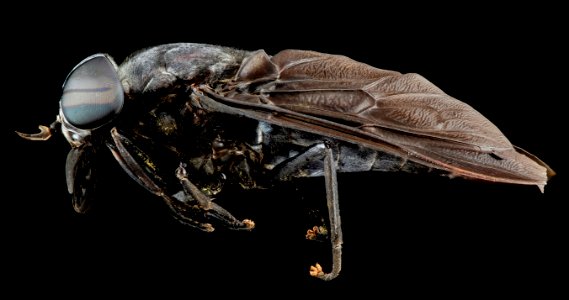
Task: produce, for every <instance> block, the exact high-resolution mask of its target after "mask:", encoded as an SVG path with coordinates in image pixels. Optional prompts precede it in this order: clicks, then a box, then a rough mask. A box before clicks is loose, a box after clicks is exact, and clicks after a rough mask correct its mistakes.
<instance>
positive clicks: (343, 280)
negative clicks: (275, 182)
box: [0, 3, 567, 298]
mask: <svg viewBox="0 0 569 300" xmlns="http://www.w3.org/2000/svg"><path fill="white" fill-rule="evenodd" d="M154 5H156V4H154ZM139 6H140V5H138V6H137V7H130V8H128V9H125V10H116V11H114V10H113V9H114V8H113V7H102V4H99V5H95V6H94V7H91V8H89V9H84V10H76V11H72V12H69V11H67V12H65V13H61V14H53V13H47V11H48V10H53V9H54V8H53V7H50V8H44V7H34V11H35V13H34V14H32V13H31V12H30V10H29V9H28V8H26V9H22V10H19V11H17V12H15V13H16V16H18V18H16V19H17V21H15V22H8V23H6V24H3V28H5V29H6V35H5V36H4V38H5V41H6V43H5V45H4V46H3V48H4V50H5V51H6V54H4V55H3V56H4V66H5V68H4V70H3V71H4V72H3V73H4V76H5V78H4V80H3V82H4V90H5V91H6V92H7V94H6V95H5V98H4V104H5V105H6V104H7V105H8V107H5V109H4V112H3V119H4V121H5V122H7V126H5V127H4V128H3V129H4V130H5V133H6V135H5V136H4V141H3V144H4V147H3V148H4V150H5V152H4V153H7V154H4V164H3V166H4V168H3V171H4V172H3V173H4V179H3V181H4V184H3V187H4V188H3V191H4V195H3V197H2V204H1V205H2V209H1V211H0V213H1V214H2V215H1V218H2V221H3V223H4V224H3V225H2V230H3V233H2V236H1V239H2V240H1V241H2V242H1V243H2V244H1V245H2V251H3V253H4V254H3V255H2V256H3V267H2V272H5V273H6V274H5V275H7V277H4V278H9V280H8V281H4V283H3V285H6V286H7V287H12V288H14V289H15V290H17V291H19V292H20V293H22V295H26V294H28V293H32V292H38V291H40V292H42V293H46V292H56V293H58V294H59V293H61V292H64V291H78V292H80V293H83V294H85V295H88V294H91V293H94V292H101V293H104V294H107V295H113V294H114V293H116V292H117V291H121V292H125V293H135V292H138V293H140V292H143V293H146V292H150V291H160V292H162V291H163V292H167V291H169V292H172V291H173V292H179V293H183V295H184V297H192V296H193V295H195V294H199V293H202V292H205V293H210V294H211V295H218V294H220V293H231V294H234V295H238V296H251V295H255V294H259V293H260V291H261V290H262V289H263V288H265V287H270V291H271V294H269V295H275V293H276V294H278V295H280V294H281V293H294V294H299V295H300V293H304V294H306V293H308V292H309V291H312V292H314V291H315V292H323V291H338V290H348V291H351V292H352V293H358V292H362V293H371V294H372V295H377V296H382V295H393V294H394V293H395V295H398V296H407V295H411V294H415V295H417V294H418V295H438V296H441V295H452V296H461V295H471V294H476V295H488V294H493V295H496V294H498V295H511V294H512V293H522V294H528V293H536V294H538V295H543V293H550V292H553V291H555V290H556V289H557V288H559V287H560V284H561V282H562V281H561V275H559V273H558V272H563V273H566V264H565V259H566V258H565V257H564V256H562V253H567V252H566V250H567V249H566V246H565V243H564V241H565V240H566V238H567V230H566V228H567V217H566V212H567V210H566V209H565V203H564V202H565V201H566V200H567V197H566V192H565V189H564V188H565V187H564V186H563V184H564V182H565V183H566V181H565V178H566V177H565V175H564V171H565V169H564V168H565V165H566V163H565V161H566V160H564V161H563V162H562V158H561V157H562V155H565V153H564V152H565V151H563V146H562V144H561V141H563V139H564V137H565V136H566V132H565V129H566V126H565V124H563V125H562V122H563V120H564V118H563V116H564V114H565V112H564V110H563V109H562V108H561V107H562V106H561V103H562V102H563V101H564V100H565V98H566V96H565V93H564V88H565V87H566V77H567V76H566V75H564V74H563V73H562V72H563V71H564V70H565V66H566V58H565V54H566V53H567V49H566V47H565V46H562V45H561V43H562V41H563V39H565V38H566V36H564V35H561V30H560V27H561V20H560V19H558V18H557V16H556V12H557V11H559V10H560V9H559V8H554V7H545V6H542V7H529V6H528V7H521V6H518V7H515V8H513V7H510V8H508V9H499V8H496V7H465V8H454V7H446V8H440V9H439V8H437V9H433V8H432V7H429V8H430V9H429V8H427V7H412V6H409V7H400V8H391V7H377V8H371V7H364V6H357V5H355V4H354V5H352V6H350V7H344V6H342V7H333V5H329V6H328V7H325V8H324V7H318V6H316V5H314V6H312V7H307V6H306V5H293V4H292V3H286V4H285V3H282V6H281V7H275V8H270V7H254V8H252V7H246V6H245V5H243V6H242V7H240V6H232V7H226V6H225V5H223V4H219V3H215V4H214V3H202V4H200V5H196V4H190V3H187V4H186V5H185V6H179V5H173V4H166V3H164V4H163V5H161V6H160V7H149V8H147V9H143V10H139V9H136V8H140V7H139ZM43 9H46V12H45V13H42V15H41V16H37V15H36V14H37V13H38V12H42V11H43ZM254 9H258V10H259V11H254ZM433 11H435V12H433ZM538 18H539V19H538ZM170 42H199V43H211V44H220V45H225V46H232V47H237V48H243V49H248V50H256V49H265V50H266V51H267V53H269V54H275V53H276V52H278V51H280V50H283V49H288V48H298V49H309V50H315V51H320V52H327V53H335V54H344V55H347V56H349V57H351V58H353V59H356V60H358V61H362V62H366V63H368V64H370V65H373V66H376V67H379V68H384V69H393V70H397V71H400V72H403V73H407V72H416V73H419V74H422V75H423V76H425V77H426V78H427V79H429V80H430V81H432V82H433V83H435V84H436V85H437V86H439V87H440V88H441V89H443V90H444V91H445V92H447V93H448V94H450V95H452V96H454V97H456V98H458V99H460V100H462V101H464V102H466V103H468V104H470V105H471V106H473V107H474V108H476V109H477V110H478V111H480V112H481V113H482V114H484V115H485V116H486V117H487V118H488V119H490V120H491V121H492V122H493V123H494V124H496V125H497V126H498V127H499V128H500V129H501V130H502V131H503V133H504V134H505V135H506V136H507V137H508V138H509V139H510V140H511V141H512V143H514V144H516V145H518V146H520V147H522V148H524V149H526V150H528V151H530V152H532V153H534V154H536V155H538V156H539V157H540V158H542V159H543V160H544V161H545V162H547V163H548V164H550V165H551V166H552V167H553V168H554V169H555V170H556V171H557V172H558V173H559V174H558V176H556V177H555V178H553V179H552V181H551V182H550V184H549V185H548V186H547V187H546V192H545V194H541V193H540V192H539V190H538V189H537V188H536V187H529V186H513V185H504V184H488V183H482V182H473V181H466V180H462V179H453V180H450V179H448V178H443V177H436V176H432V175H424V174H423V175H410V174H397V173H378V174H349V175H340V178H339V182H340V185H339V188H340V201H341V211H342V217H343V219H342V221H343V226H344V242H345V244H344V246H345V247H344V265H343V271H342V274H341V276H340V277H339V278H338V279H336V280H334V281H332V282H320V281H318V280H315V279H313V278H310V277H309V276H308V266H309V265H310V264H312V263H314V262H316V261H319V262H322V263H323V264H324V266H325V268H326V267H328V266H329V265H330V264H329V262H328V260H329V249H328V247H327V246H328V244H326V243H313V242H307V241H305V240H304V233H305V230H306V228H307V226H308V225H307V224H306V222H305V221H306V220H305V219H306V218H305V216H306V212H307V211H308V209H307V207H309V206H313V205H316V204H318V203H319V204H321V205H325V203H324V201H325V200H324V197H323V196H324V194H323V188H324V186H323V182H322V180H321V179H310V180H306V181H303V182H299V183H297V184H295V185H289V186H283V187H280V188H276V189H275V190H272V191H271V190H268V191H259V192H247V193H242V194H236V195H235V196H234V198H233V199H223V201H225V202H224V204H225V205H226V206H227V207H229V208H231V210H232V211H233V212H234V213H235V214H236V215H237V216H240V217H247V218H252V219H254V220H255V221H256V223H257V228H256V229H255V230H254V231H253V232H251V233H247V232H228V231H224V230H219V231H216V232H214V233H212V234H205V233H201V232H196V231H194V230H192V229H191V228H185V227H184V226H182V225H179V224H178V223H176V221H175V220H173V219H172V218H171V217H170V216H169V212H168V210H167V209H166V208H165V207H164V206H163V205H162V203H161V202H160V201H158V200H157V199H155V198H153V197H151V196H149V195H148V194H147V193H146V192H145V191H144V190H142V188H140V187H139V186H137V185H136V184H135V183H133V182H132V181H131V180H130V179H129V178H128V176H127V175H126V174H124V173H123V172H122V170H121V169H120V168H119V167H118V166H117V165H116V163H114V162H113V161H112V158H111V156H110V155H105V157H106V158H105V159H106V161H105V163H104V164H102V165H101V172H102V173H103V174H104V179H103V184H102V186H101V189H102V191H103V193H104V195H105V196H104V197H102V198H101V199H100V201H99V202H98V203H97V205H96V206H95V207H94V209H93V210H92V211H91V213H89V214H88V215H78V214H76V213H74V211H73V209H72V207H71V203H70V198H69V196H68V195H67V191H66V186H65V178H64V163H65V157H66V154H67V151H68V149H69V146H68V145H67V142H66V141H65V140H64V139H63V138H62V137H61V136H56V137H55V138H53V139H52V140H50V141H48V142H44V143H36V142H29V141H24V140H21V139H19V138H17V136H16V135H15V134H13V131H14V130H20V131H34V130H36V126H37V125H39V124H44V125H48V124H49V123H51V122H52V121H53V120H54V118H55V115H56V114H57V110H58V101H59V97H60V92H61V84H62V82H63V80H64V79H65V76H66V75H67V73H68V72H69V71H70V70H71V68H73V67H74V66H75V65H76V64H77V63H78V62H79V61H81V60H82V59H83V58H85V57H87V56H88V55H91V54H94V53H97V52H106V53H109V54H110V55H112V56H113V57H114V58H115V60H116V61H117V62H118V63H120V62H121V61H122V60H123V59H124V58H125V57H126V56H127V55H128V54H129V53H131V52H133V51H135V50H138V49H140V48H144V47H148V46H153V45H158V44H163V43H170ZM559 73H561V74H562V75H558V74H559ZM6 129H7V130H6ZM6 151H7V152H6ZM102 153H104V152H103V151H102ZM297 291H298V292H297ZM358 298H359V297H358Z"/></svg>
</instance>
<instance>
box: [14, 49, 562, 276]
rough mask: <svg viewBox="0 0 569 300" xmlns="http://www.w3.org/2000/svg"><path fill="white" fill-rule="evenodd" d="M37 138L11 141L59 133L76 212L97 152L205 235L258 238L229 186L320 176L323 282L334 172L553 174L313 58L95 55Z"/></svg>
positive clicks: (214, 53)
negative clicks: (245, 233) (324, 215)
mask: <svg viewBox="0 0 569 300" xmlns="http://www.w3.org/2000/svg"><path fill="white" fill-rule="evenodd" d="M40 130H41V132H40V133H36V134H23V133H19V134H20V135H21V136H22V137H24V138H26V139H30V140H46V139H48V138H49V137H50V136H51V135H52V132H53V131H56V130H60V131H61V132H62V133H63V135H64V136H65V137H66V139H67V140H68V141H69V143H70V144H71V146H72V149H71V151H70V153H69V155H68V157H67V162H66V178H67V186H68V190H69V192H70V193H71V194H72V195H73V204H74V208H75V210H76V211H78V212H84V211H86V210H87V209H88V207H89V201H90V200H91V198H92V197H93V195H94V193H93V188H94V185H93V184H92V182H93V178H94V177H95V176H96V172H97V170H96V159H97V156H96V155H95V154H96V151H97V150H98V149H99V148H101V147H105V145H106V147H108V148H109V149H110V151H111V152H112V154H113V155H114V157H115V159H116V160H117V161H118V162H119V164H120V165H121V166H122V168H123V169H124V170H125V172H126V173H128V174H129V175H130V177H132V179H134V180H135V181H136V182H138V183H139V184H140V185H142V186H143V187H144V188H146V189H147V190H148V191H150V192H151V193H153V194H155V195H156V196H158V197H160V198H162V199H163V200H164V202H165V203H166V204H167V205H168V206H169V207H170V208H171V209H172V211H173V212H174V216H175V217H176V218H177V219H178V220H179V221H180V222H182V223H183V224H187V225H190V226H193V227H197V228H199V229H201V230H205V231H213V230H214V226H216V225H222V226H225V227H228V228H232V229H245V230H250V229H252V228H253V227H254V222H253V221H251V220H248V219H243V220H240V219H237V218H235V217H234V216H233V215H232V214H231V213H230V212H228V211H227V210H225V209H224V208H223V207H221V206H219V205H218V204H216V202H214V201H213V200H212V199H213V197H214V196H215V195H216V194H218V193H219V192H220V191H222V190H223V188H224V185H226V184H228V183H231V184H238V185H240V186H241V187H243V188H246V189H252V188H259V187H269V186H271V185H272V184H275V183H276V182H279V181H286V180H290V179H292V178H297V177H312V176H323V177H324V179H325V180H324V181H325V189H326V197H327V204H328V211H329V230H328V232H329V237H330V240H331V243H332V254H333V256H332V257H333V260H332V262H333V263H332V268H331V271H330V272H328V273H326V272H324V271H323V270H322V268H321V267H320V265H319V264H316V265H315V266H313V267H311V270H310V274H311V275H313V276H316V277H319V278H321V279H325V280H329V279H333V278H335V277H336V276H338V274H339V272H340V268H341V249H342V248H341V247H342V231H341V224H340V213H339V202H338V189H337V180H336V173H337V172H363V171H398V170H403V171H409V170H414V169H417V168H419V169H420V168H430V169H437V170H440V171H441V172H442V173H444V174H447V175H449V176H460V177H465V178H472V179H480V180H486V181H493V182H504V183H514V184H529V185H537V186H539V187H540V189H542V190H543V187H544V186H545V184H546V182H547V180H548V177H550V176H552V175H553V174H554V173H553V171H552V170H551V169H550V168H549V167H547V166H546V165H545V164H544V163H543V162H541V161H540V160H539V159H538V158H536V157H535V156H533V155H531V154H529V153H527V152H526V151H524V150H522V149H519V148H517V147H515V146H513V145H512V144H511V143H510V142H509V141H508V140H507V139H506V137H505V136H504V135H503V134H502V133H501V132H500V131H499V130H498V128H496V127H495V126H494V125H493V124H492V123H491V122H490V121H488V120H487V119H486V118H484V117H483V116H482V115H481V114H480V113H478V112H477V111H475V110H474V109H473V108H471V107H470V106H468V105H467V104H465V103H463V102H460V101H458V100H456V99H454V98H452V97H450V96H448V95H446V94H445V93H444V92H443V91H441V90H440V89H438V88H437V87H436V86H434V85H433V84H431V83H430V82H428V81H427V80H425V79H424V78H423V77H421V76H419V75H417V74H400V73H398V72H394V71H387V70H381V69H377V68H374V67H371V66H369V65H366V64H363V63H359V62H356V61H354V60H351V59H349V58H347V57H344V56H338V55H329V54H323V53H318V52H313V51H301V50H285V51H282V52H280V53H278V54H276V55H274V56H268V55H267V54H266V53H265V52H264V51H262V50H259V51H254V52H249V51H242V50H236V49H232V48H226V47H219V46H211V45H203V44H169V45H162V46H157V47H154V48H150V49H146V50H143V51H140V52H137V53H135V54H133V55H132V56H130V57H129V58H128V59H126V60H125V62H124V63H123V64H122V65H120V66H117V65H116V64H115V63H114V61H113V60H112V58H111V57H109V56H107V55H105V54H97V55H93V56H91V57H88V58H87V59H85V60H84V61H82V62H81V63H79V64H78V65H77V66H76V67H75V68H74V69H73V70H72V71H71V73H70V74H69V75H68V77H67V79H66V81H65V84H64V87H63V96H62V98H61V101H60V111H59V114H58V116H57V119H56V121H55V122H54V123H53V124H52V125H51V126H50V127H46V126H40ZM317 234H319V232H318V228H317V227H315V228H314V230H313V229H311V230H309V231H308V237H313V236H314V235H317Z"/></svg>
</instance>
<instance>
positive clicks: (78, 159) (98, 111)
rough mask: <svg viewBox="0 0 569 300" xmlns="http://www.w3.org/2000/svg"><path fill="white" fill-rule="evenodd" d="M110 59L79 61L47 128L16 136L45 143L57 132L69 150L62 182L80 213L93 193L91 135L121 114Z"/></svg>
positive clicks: (117, 84)
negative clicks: (65, 180) (57, 111)
mask: <svg viewBox="0 0 569 300" xmlns="http://www.w3.org/2000/svg"><path fill="white" fill-rule="evenodd" d="M117 70H118V67H117V65H116V63H115V62H114V61H113V59H112V58H111V57H110V56H108V55H105V54H95V55H92V56H89V57H87V58H86V59H84V60H83V61H81V62H80V63H79V64H78V65H77V66H75V68H73V70H71V72H70V73H69V75H67V78H66V79H65V82H64V84H63V94H62V96H61V100H60V101H59V114H58V115H57V118H56V120H55V122H53V123H52V124H51V125H50V126H49V127H47V126H43V125H40V126H39V128H40V132H39V133H34V134H27V133H20V132H17V133H18V135H20V136H21V137H22V138H24V139H27V140H34V141H37V140H40V141H45V140H47V139H49V138H50V137H51V136H52V134H53V133H54V132H56V131H58V130H61V133H62V134H63V136H64V137H65V139H67V141H68V142H69V144H70V145H71V147H72V149H71V151H70V152H69V154H68V156H67V162H66V166H65V167H66V179H67V187H68V191H69V193H71V194H73V204H74V208H75V210H76V211H78V212H84V211H86V209H87V208H88V202H89V198H91V197H93V196H92V190H93V189H94V181H93V180H94V177H95V176H94V175H95V174H94V172H95V169H94V165H95V159H96V157H95V151H96V149H95V147H94V146H93V144H92V142H91V141H92V135H93V134H96V132H97V131H98V130H100V128H101V127H103V126H106V125H109V124H110V123H111V122H112V121H113V120H114V119H115V117H116V116H118V114H119V113H120V112H121V110H122V108H123V105H124V98H125V96H124V91H123V87H122V85H121V82H120V80H119V76H118V73H117Z"/></svg>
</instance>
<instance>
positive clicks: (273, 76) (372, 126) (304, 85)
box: [200, 50, 548, 187]
mask: <svg viewBox="0 0 569 300" xmlns="http://www.w3.org/2000/svg"><path fill="white" fill-rule="evenodd" d="M200 89H201V90H202V91H203V92H205V93H206V94H207V95H208V96H209V97H211V98H213V99H216V100H217V101H219V102H220V103H223V105H229V106H231V107H232V108H233V109H239V108H242V109H240V110H239V111H240V113H242V114H245V115H247V114H249V115H250V116H251V117H254V118H257V119H260V120H265V121H267V122H272V123H274V124H277V125H281V126H287V127H293V128H296V129H299V130H305V131H309V132H314V133H317V134H322V135H325V136H330V137H335V138H339V139H342V140H345V141H348V142H353V143H359V144H362V145H365V146H367V147H370V148H374V149H377V150H380V151H385V152H389V153H392V154H396V155H400V156H404V157H408V158H409V159H410V160H413V161H415V162H418V163H422V164H425V165H428V166H432V167H435V168H439V169H443V170H446V171H448V172H450V173H452V174H455V175H459V176H464V177H470V178H478V179H483V180H490V181H498V182H509V183H520V184H535V185H538V186H540V187H543V186H544V185H545V184H546V182H547V175H546V173H547V171H548V168H547V167H546V166H544V164H543V163H542V162H541V161H539V160H537V159H536V158H535V157H534V156H533V155H527V154H525V153H522V152H518V151H516V149H515V148H514V146H513V145H512V144H511V143H510V142H509V141H508V139H507V138H506V137H505V136H504V135H503V134H502V133H501V132H500V130H499V129H498V128H497V127H496V126H495V125H494V124H492V123H491V122H490V121H489V120H487V119H486V118H485V117H484V116H482V115H481V114H480V113H479V112H477V111H476V110H474V109H473V108H472V107H470V106H469V105H467V104H465V103H463V102H461V101H459V100H457V99H454V98H452V97H450V96H449V95H447V94H445V93H444V92H443V91H441V90H440V89H439V88H437V87H436V86H435V85H433V84H432V83H430V82H429V81H427V80H426V79H425V78H423V77H422V76H420V75H418V74H400V73H398V72H394V71H387V70H381V69H377V68H374V67H371V66H369V65H366V64H363V63H359V62H356V61H354V60H352V59H349V58H347V57H345V56H337V55H329V54H322V53H318V52H313V51H301V50H285V51H282V52H280V53H278V54H277V55H275V56H273V57H269V56H268V55H267V54H266V53H265V52H264V51H262V50H260V51H257V52H255V53H253V55H251V56H250V57H249V58H247V59H246V60H244V62H243V64H242V66H241V68H240V70H239V72H238V73H237V75H236V76H235V78H234V80H233V81H231V82H229V83H224V84H222V85H220V86H217V87H215V88H214V89H210V88H209V87H207V86H201V87H200ZM253 115H254V116H253Z"/></svg>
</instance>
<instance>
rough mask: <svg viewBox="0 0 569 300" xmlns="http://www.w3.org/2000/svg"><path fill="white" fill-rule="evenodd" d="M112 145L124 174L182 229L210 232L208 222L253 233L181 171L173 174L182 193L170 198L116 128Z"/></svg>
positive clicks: (148, 163)
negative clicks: (166, 209) (157, 199)
mask: <svg viewBox="0 0 569 300" xmlns="http://www.w3.org/2000/svg"><path fill="white" fill-rule="evenodd" d="M111 136H112V138H113V143H112V144H111V143H109V144H108V147H109V148H110V150H111V152H112V153H113V156H114V157H115V159H116V160H117V162H118V163H119V164H120V166H121V167H122V168H123V169H124V171H125V172H126V173H127V174H128V175H129V176H130V177H131V178H132V179H133V180H134V181H136V182H138V183H139V184H140V185H141V186H143V187H144V188H145V189H147V190H148V191H150V192H151V193H153V194H155V195H157V196H159V197H161V198H162V199H163V200H164V202H165V203H166V204H167V205H168V207H170V209H171V210H172V211H173V212H174V214H175V215H174V217H175V218H176V219H177V220H178V221H180V222H181V223H183V224H185V225H189V226H192V227H196V228H199V229H201V230H204V231H208V232H210V231H213V230H214V227H213V225H212V224H211V221H217V222H220V223H221V224H222V225H226V226H227V227H229V228H232V229H252V228H253V227H254V223H253V222H252V221H250V220H243V221H239V220H237V219H236V218H235V217H233V216H232V215H231V214H230V213H229V212H227V211H226V210H225V209H223V208H222V207H220V206H219V205H217V204H215V203H213V202H212V201H211V199H210V198H209V197H207V196H206V195H205V194H203V193H202V192H201V191H200V190H199V189H198V188H197V187H196V186H195V185H193V184H192V183H191V182H190V181H189V180H188V178H187V174H186V171H185V169H184V168H182V167H181V168H178V169H177V170H176V176H177V178H178V179H179V180H180V183H181V185H182V188H183V191H181V192H178V193H175V194H174V195H169V194H168V193H167V191H166V190H165V188H163V186H164V184H163V183H162V179H161V177H160V176H158V174H157V170H156V166H155V165H154V163H153V162H152V160H151V158H150V157H149V156H148V155H147V154H146V153H144V152H143V151H142V150H141V149H140V148H138V147H137V146H135V145H134V144H133V143H132V142H131V141H130V140H129V139H128V138H126V137H125V136H123V135H122V134H120V133H119V132H118V131H117V129H116V128H113V129H112V130H111Z"/></svg>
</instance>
